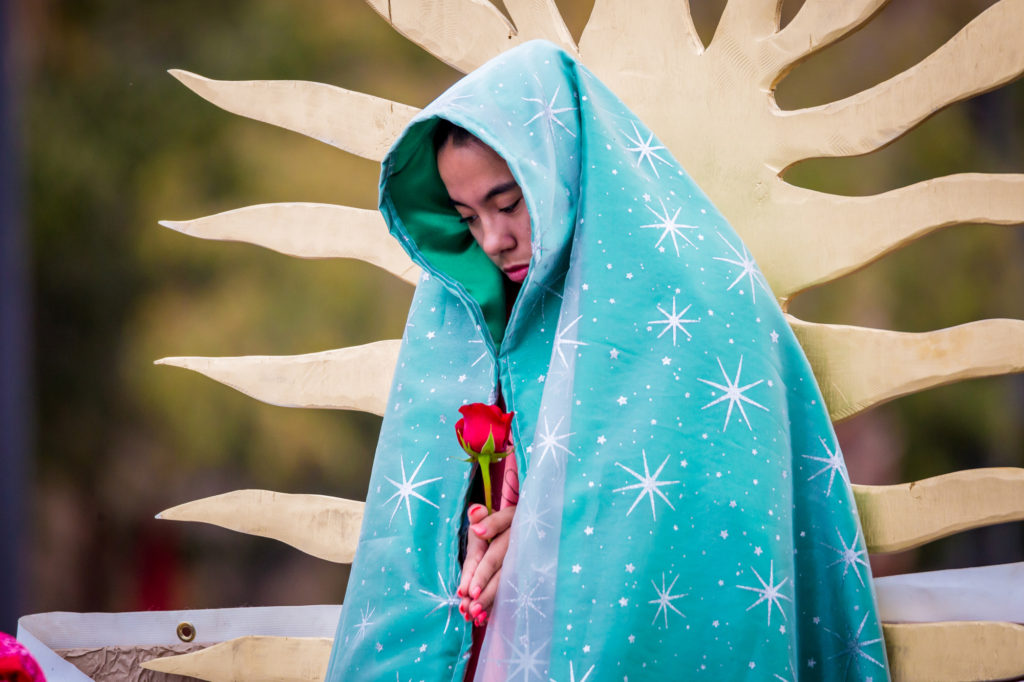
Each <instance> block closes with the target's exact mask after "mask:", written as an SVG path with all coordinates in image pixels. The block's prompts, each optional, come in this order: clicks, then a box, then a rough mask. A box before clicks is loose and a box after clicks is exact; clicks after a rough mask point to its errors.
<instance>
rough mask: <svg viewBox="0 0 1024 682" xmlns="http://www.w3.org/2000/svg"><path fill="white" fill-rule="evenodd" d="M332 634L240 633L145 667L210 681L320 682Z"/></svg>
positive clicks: (152, 661)
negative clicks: (273, 634) (277, 634)
mask: <svg viewBox="0 0 1024 682" xmlns="http://www.w3.org/2000/svg"><path fill="white" fill-rule="evenodd" d="M332 641H333V640H331V639H330V638H326V637H325V638H319V637H239V638H237V639H232V640H229V641H227V642H221V643H220V644H214V645H213V646H211V647H208V648H206V649H200V650H199V651H194V652H192V653H189V654H181V655H180V656H165V657H163V658H154V659H150V660H148V661H146V662H145V663H142V664H141V665H142V667H143V668H145V669H146V670H153V671H155V672H160V673H165V674H167V675H183V676H185V677H195V678H198V679H200V680H210V681H211V682H285V681H287V682H320V680H323V679H324V676H325V675H326V674H327V662H328V660H329V659H330V656H331V643H332Z"/></svg>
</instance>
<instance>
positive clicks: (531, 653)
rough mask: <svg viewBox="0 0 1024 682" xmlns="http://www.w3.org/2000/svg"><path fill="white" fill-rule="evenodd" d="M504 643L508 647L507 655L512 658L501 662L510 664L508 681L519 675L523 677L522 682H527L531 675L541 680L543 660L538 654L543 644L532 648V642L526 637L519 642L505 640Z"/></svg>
mask: <svg viewBox="0 0 1024 682" xmlns="http://www.w3.org/2000/svg"><path fill="white" fill-rule="evenodd" d="M505 643H506V644H507V645H508V646H509V649H510V652H509V653H511V654H512V658H506V659H504V660H502V663H510V664H511V666H510V669H509V671H508V679H510V680H511V679H512V678H513V677H514V676H515V675H518V674H519V673H522V675H523V682H529V680H530V677H531V676H533V675H536V676H537V677H541V678H543V673H542V668H543V666H544V660H543V658H542V657H541V655H540V654H541V651H543V649H544V647H545V646H546V645H545V644H540V645H538V646H537V647H536V648H532V647H531V645H532V642H530V638H529V636H527V635H524V636H523V637H521V638H520V639H519V642H514V641H510V640H508V639H505Z"/></svg>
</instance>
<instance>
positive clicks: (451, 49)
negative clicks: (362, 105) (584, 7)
mask: <svg viewBox="0 0 1024 682" xmlns="http://www.w3.org/2000/svg"><path fill="white" fill-rule="evenodd" d="M367 4H369V5H370V7H372V8H373V9H374V10H375V11H376V12H377V13H378V14H380V15H381V16H382V17H384V19H386V20H387V22H388V23H389V24H391V26H392V27H394V29H395V30H396V31H398V32H399V33H401V34H402V35H404V36H405V37H406V38H408V39H409V40H411V41H413V42H414V43H416V44H417V45H419V46H420V47H422V48H423V49H424V50H426V51H427V52H429V53H431V54H432V55H434V56H435V57H437V58H438V59H440V60H441V61H442V62H444V63H445V64H448V65H449V66H451V67H453V68H456V69H458V70H459V71H462V72H463V73H468V72H470V71H472V70H473V69H475V68H476V67H478V66H480V65H481V64H483V63H484V62H486V61H487V60H489V59H491V58H492V57H497V56H498V55H499V54H501V53H502V52H504V51H505V50H507V49H509V48H510V47H513V46H515V45H518V44H520V43H522V42H524V41H527V40H532V39H534V38H543V39H545V40H550V41H552V42H555V43H557V44H559V45H561V46H562V47H563V48H565V49H566V50H568V51H569V52H571V53H574V52H575V51H576V45H575V43H574V42H573V39H572V36H571V34H570V33H569V31H568V29H567V28H566V27H565V23H564V22H563V21H562V15H561V13H560V12H559V11H558V8H557V7H555V5H554V3H553V2H551V0H512V1H510V2H508V3H506V6H507V7H508V9H509V13H510V14H512V17H513V19H514V20H515V21H516V22H517V26H513V25H512V24H511V23H509V21H508V19H506V18H505V16H504V15H503V14H502V13H501V12H499V11H498V10H497V9H496V8H495V7H494V5H492V4H491V3H490V2H487V0H432V1H431V2H422V1H420V0H367Z"/></svg>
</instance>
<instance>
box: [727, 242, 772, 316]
mask: <svg viewBox="0 0 1024 682" xmlns="http://www.w3.org/2000/svg"><path fill="white" fill-rule="evenodd" d="M718 236H719V237H721V238H722V241H723V242H725V245H726V246H728V247H729V250H730V251H732V252H733V253H734V254H736V260H733V259H732V258H720V257H719V256H715V258H714V259H715V260H720V261H722V262H723V263H729V264H730V265H735V266H737V267H739V268H740V274H738V275H737V276H736V279H734V280H733V281H732V284H730V285H729V286H728V287H726V289H725V290H726V291H732V288H733V287H734V286H736V285H737V284H739V283H740V282H741V281H743V278H744V277H746V278H748V279H749V281H750V300H751V301H752V302H754V303H756V302H757V294H756V293H755V291H754V284H757V285H759V286H760V287H761V288H762V289H764V290H765V293H767V294H769V295H771V293H772V291H771V289H769V288H768V282H766V281H765V279H764V275H762V274H761V271H760V270H759V269H758V268H757V263H755V262H754V257H753V256H751V255H750V252H749V251H747V247H746V246H743V242H740V248H742V249H743V251H742V253H741V252H740V251H737V250H736V247H735V246H733V245H732V244H730V243H729V240H728V239H726V238H725V237H723V236H722V235H721V234H719V235H718Z"/></svg>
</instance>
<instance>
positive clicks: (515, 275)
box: [503, 265, 530, 284]
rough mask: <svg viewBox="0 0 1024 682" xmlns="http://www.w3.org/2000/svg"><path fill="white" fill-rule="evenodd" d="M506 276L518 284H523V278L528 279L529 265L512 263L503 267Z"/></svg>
mask: <svg viewBox="0 0 1024 682" xmlns="http://www.w3.org/2000/svg"><path fill="white" fill-rule="evenodd" d="M503 271H504V273H505V276H506V277H508V278H509V279H510V280H512V281H513V282H515V283H516V284H522V283H523V280H525V279H526V274H527V273H528V272H530V266H529V265H510V266H508V267H506V268H503Z"/></svg>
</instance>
